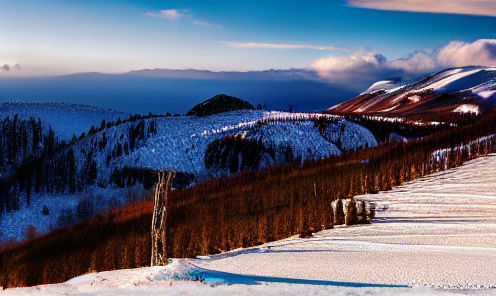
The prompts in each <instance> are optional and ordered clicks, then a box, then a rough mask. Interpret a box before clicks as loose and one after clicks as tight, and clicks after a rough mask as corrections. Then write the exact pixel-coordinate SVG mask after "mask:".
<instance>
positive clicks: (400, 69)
mask: <svg viewBox="0 0 496 296" xmlns="http://www.w3.org/2000/svg"><path fill="white" fill-rule="evenodd" d="M463 66H496V40H495V39H481V40H477V41H475V42H472V43H467V42H462V41H452V42H450V43H449V44H447V45H446V46H443V47H440V48H436V49H425V50H419V51H416V52H413V53H411V54H410V55H408V56H407V57H405V58H402V59H398V60H393V61H388V60H387V59H386V57H385V56H384V55H382V54H381V53H378V52H366V53H357V54H354V55H351V56H345V57H342V56H328V57H324V58H321V59H318V60H316V61H314V62H313V63H312V66H311V68H312V69H313V70H315V71H317V73H318V74H319V76H320V77H322V78H326V79H328V80H331V81H337V82H343V83H346V82H349V81H350V80H360V81H364V80H365V81H367V80H368V81H373V80H380V79H384V78H387V77H395V76H403V77H404V78H416V77H418V76H420V75H423V74H426V73H429V72H433V71H436V70H440V69H444V68H449V67H463Z"/></svg>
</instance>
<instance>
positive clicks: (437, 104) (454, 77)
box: [327, 66, 496, 117]
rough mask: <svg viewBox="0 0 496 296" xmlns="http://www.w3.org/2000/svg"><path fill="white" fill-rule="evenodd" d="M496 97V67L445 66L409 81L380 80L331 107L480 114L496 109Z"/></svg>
mask: <svg viewBox="0 0 496 296" xmlns="http://www.w3.org/2000/svg"><path fill="white" fill-rule="evenodd" d="M495 100H496V68H495V67H475V66H473V67H462V68H452V69H445V70H442V71H439V72H435V73H432V74H430V75H427V76H424V77H422V78H421V79H419V80H418V81H416V82H413V83H410V84H406V85H401V84H400V83H399V82H398V81H390V80H387V81H380V82H377V83H375V84H374V85H373V86H371V87H370V88H369V89H368V90H367V91H366V92H365V93H362V94H361V95H359V96H358V97H356V98H353V99H351V100H349V101H346V102H344V103H341V104H339V105H336V106H334V107H331V108H329V109H328V110H327V111H328V112H329V113H331V114H347V113H355V114H366V115H382V116H396V117H411V116H418V115H425V114H436V113H438V114H439V113H442V112H457V113H474V114H478V113H482V112H484V111H487V110H490V109H492V108H493V107H494V102H495Z"/></svg>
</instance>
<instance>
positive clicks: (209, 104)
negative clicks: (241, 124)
mask: <svg viewBox="0 0 496 296" xmlns="http://www.w3.org/2000/svg"><path fill="white" fill-rule="evenodd" d="M237 110H255V108H254V107H253V105H252V104H250V103H248V102H247V101H243V100H241V99H239V98H235V97H231V96H228V95H224V94H221V95H216V96H214V97H213V98H211V99H208V100H206V101H205V102H202V103H200V104H198V105H196V106H195V107H193V108H191V110H189V111H188V113H186V115H196V116H200V117H201V116H208V115H213V114H219V113H224V112H230V111H237Z"/></svg>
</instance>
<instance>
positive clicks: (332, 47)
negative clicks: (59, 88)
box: [0, 0, 496, 80]
mask: <svg viewBox="0 0 496 296" xmlns="http://www.w3.org/2000/svg"><path fill="white" fill-rule="evenodd" d="M431 2H436V3H437V4H436V3H434V4H432V3H431ZM495 2H496V1H492V0H478V1H475V0H466V1H462V0H450V1H447V0H440V1H427V0H396V1H392V0H390V1H389V0H382V1H375V0H349V1H345V0H327V1H289V0H285V1H278V0H274V1H241V0H240V1H214V0H212V1H203V0H202V1H190V0H176V1H165V0H164V1H146V0H145V1H131V0H124V1H117V0H115V1H110V0H102V1H96V0H86V1H78V0H71V1H68V0H67V1H61V0H43V1H35V0H0V66H2V69H0V76H52V75H61V74H69V73H78V72H94V71H95V72H102V73H123V72H127V71H130V70H139V69H146V68H169V69H206V70H214V71H247V70H266V69H272V68H273V69H289V68H311V69H314V70H317V71H318V72H319V74H320V75H321V76H322V77H324V78H327V79H331V80H332V79H337V78H336V77H337V76H340V75H338V74H337V73H341V72H344V73H345V74H349V75H358V74H357V69H358V68H360V69H364V68H365V69H369V68H370V71H376V72H377V71H379V72H380V71H383V70H384V69H386V70H388V71H389V70H391V68H394V69H397V68H401V70H402V71H407V72H408V71H413V72H415V73H417V72H419V73H420V72H422V71H429V70H433V69H435V68H437V67H440V66H457V65H458V64H457V62H453V61H451V60H449V61H448V62H447V61H446V59H448V58H451V59H452V57H453V56H455V57H458V55H460V60H462V59H465V60H466V62H465V63H469V64H472V63H478V64H492V63H493V62H495V61H496V51H493V50H494V47H496V43H494V44H493V43H492V42H493V39H496V3H495ZM429 3H431V4H429ZM443 3H444V4H443ZM419 10H420V11H419ZM480 39H484V40H485V41H477V40H480ZM454 41H457V42H459V43H453V42H454ZM477 42H479V43H477ZM447 47H449V48H447ZM442 49H446V50H445V52H448V51H449V53H450V54H451V56H449V57H448V58H446V54H447V53H445V54H444V55H441V54H439V52H441V51H442ZM452 49H453V50H455V52H454V53H453V51H452ZM456 50H457V51H456ZM419 51H420V52H422V53H423V55H422V56H420V55H415V54H412V53H413V52H419ZM433 51H434V53H433ZM467 52H468V53H467ZM409 54H410V58H408V59H407V60H409V61H410V60H414V59H412V57H415V63H416V64H415V65H413V66H412V64H411V63H406V64H405V63H403V62H401V61H402V60H400V62H397V61H398V60H399V59H401V58H405V57H407V56H408V55H409ZM481 55H485V57H484V58H481ZM425 56H428V57H430V58H431V60H427V61H426V59H425ZM433 56H434V57H433ZM472 56H473V57H474V58H473V57H472ZM378 57H379V58H378ZM371 59H372V60H371ZM383 60H387V61H388V64H385V63H383ZM419 60H421V61H420V62H419ZM357 61H358V62H357ZM395 62H397V63H395ZM419 63H420V64H419ZM495 64H496V62H495ZM343 65H345V66H343ZM364 65H365V67H363V66H364ZM460 65H465V64H464V63H462V64H460ZM369 66H370V67H369ZM367 67H369V68H367ZM412 67H413V68H412ZM358 72H360V73H362V72H363V71H362V70H360V71H358ZM360 75H361V74H360ZM345 76H346V75H345Z"/></svg>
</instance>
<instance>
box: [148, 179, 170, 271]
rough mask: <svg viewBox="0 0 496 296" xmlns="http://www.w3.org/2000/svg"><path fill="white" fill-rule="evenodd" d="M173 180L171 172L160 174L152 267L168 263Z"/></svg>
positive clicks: (155, 200) (156, 193)
mask: <svg viewBox="0 0 496 296" xmlns="http://www.w3.org/2000/svg"><path fill="white" fill-rule="evenodd" d="M166 174H167V178H166ZM173 178H174V173H173V172H171V171H168V172H163V171H161V172H159V173H158V182H157V184H156V185H155V194H154V205H153V220H152V258H151V266H160V265H165V264H166V263H167V262H166V260H167V253H166V250H167V249H166V246H167V233H166V231H167V229H166V228H167V200H168V195H169V192H170V190H171V183H172V179H173Z"/></svg>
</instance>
